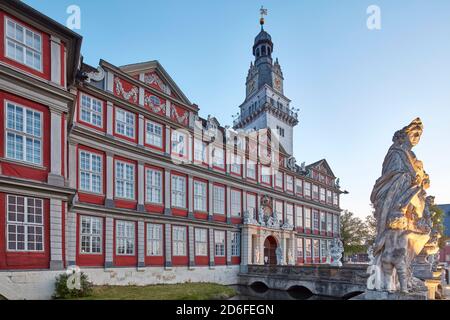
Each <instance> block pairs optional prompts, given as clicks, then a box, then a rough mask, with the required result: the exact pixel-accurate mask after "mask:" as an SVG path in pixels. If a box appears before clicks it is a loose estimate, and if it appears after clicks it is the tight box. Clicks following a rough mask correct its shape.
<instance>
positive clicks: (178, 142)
mask: <svg viewBox="0 0 450 320" xmlns="http://www.w3.org/2000/svg"><path fill="white" fill-rule="evenodd" d="M170 146H171V152H172V154H175V155H176V156H178V157H186V156H187V147H186V146H187V135H186V133H184V132H180V131H178V130H173V131H172V134H171V135H170Z"/></svg>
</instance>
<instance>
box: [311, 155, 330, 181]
mask: <svg viewBox="0 0 450 320" xmlns="http://www.w3.org/2000/svg"><path fill="white" fill-rule="evenodd" d="M306 168H307V169H315V170H317V171H318V172H321V173H324V174H326V175H329V176H331V177H333V178H335V177H336V176H335V175H334V173H333V171H332V170H331V167H330V165H329V164H328V162H327V160H325V159H322V160H319V161H317V162H314V163H312V164H310V165H308V166H306Z"/></svg>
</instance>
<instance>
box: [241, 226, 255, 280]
mask: <svg viewBox="0 0 450 320" xmlns="http://www.w3.org/2000/svg"><path fill="white" fill-rule="evenodd" d="M250 237H251V235H250V234H249V230H248V227H244V228H243V229H242V231H241V268H240V269H241V272H247V270H248V265H249V264H250V263H251V261H252V252H251V249H250V248H251V245H252V244H251V243H252V239H251V238H250Z"/></svg>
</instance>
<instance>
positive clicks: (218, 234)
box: [214, 230, 225, 257]
mask: <svg viewBox="0 0 450 320" xmlns="http://www.w3.org/2000/svg"><path fill="white" fill-rule="evenodd" d="M214 246H215V256H216V257H224V256H225V231H217V230H215V231H214Z"/></svg>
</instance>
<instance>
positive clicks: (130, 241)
mask: <svg viewBox="0 0 450 320" xmlns="http://www.w3.org/2000/svg"><path fill="white" fill-rule="evenodd" d="M135 240H136V238H135V223H134V222H132V221H123V220H117V221H116V254H117V255H121V256H132V255H134V247H135Z"/></svg>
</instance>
